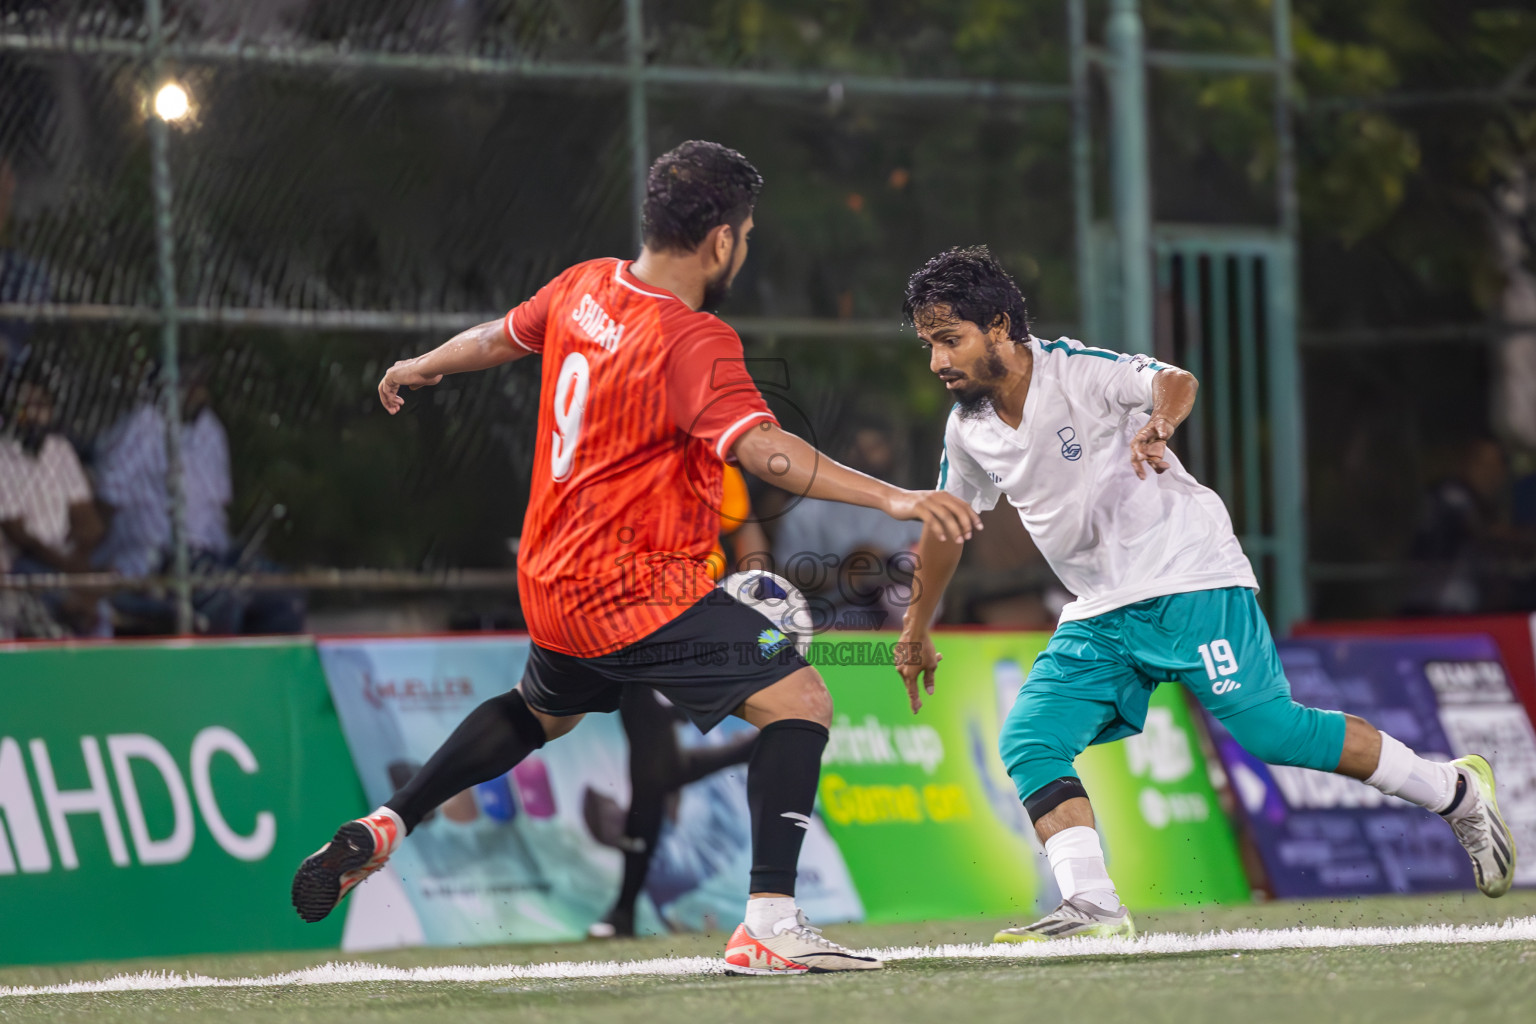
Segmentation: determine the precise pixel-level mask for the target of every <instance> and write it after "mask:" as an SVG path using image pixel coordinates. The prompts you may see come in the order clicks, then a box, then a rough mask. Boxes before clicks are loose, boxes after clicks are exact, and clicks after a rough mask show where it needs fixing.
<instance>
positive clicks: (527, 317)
mask: <svg viewBox="0 0 1536 1024" xmlns="http://www.w3.org/2000/svg"><path fill="white" fill-rule="evenodd" d="M561 276H562V277H563V276H564V275H563V274H562V275H561ZM559 282H560V278H559V277H557V278H555V279H554V280H553V281H550V282H549V283H548V284H546V285H545V286H544V287H542V288H540V289H539V290H538V291H537V292H535V293H534V296H533V298H531V299H529V300H528V301H527V302H524V303H522V304H521V305H519V306H514V307H513V308H512V310H511V311H510V312H508V313H507V315H506V316H504V317H502V320H501V332H502V333H503V334H505V335H506V337H507V340H508V341H510V342H511V343H512V344H513V345H514V346H515V347H517V348H521V349H525V350H527V351H529V352H533V353H535V354H537V353H539V352H543V351H544V328H545V325H546V324H547V322H548V320H549V304H550V300H551V299H552V298H553V296H554V293H555V289H556V286H557V285H558V284H559Z"/></svg>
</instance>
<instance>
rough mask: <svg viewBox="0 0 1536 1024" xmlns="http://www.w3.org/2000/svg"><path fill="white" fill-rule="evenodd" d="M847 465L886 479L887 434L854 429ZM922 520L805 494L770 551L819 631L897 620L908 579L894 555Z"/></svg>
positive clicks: (892, 458)
mask: <svg viewBox="0 0 1536 1024" xmlns="http://www.w3.org/2000/svg"><path fill="white" fill-rule="evenodd" d="M846 461H847V464H848V465H849V466H851V467H853V468H854V469H857V470H859V471H860V472H862V473H868V474H869V475H870V476H873V477H877V478H879V479H881V480H889V479H891V477H892V475H893V473H892V467H893V466H894V465H895V462H896V452H895V448H894V446H893V445H892V443H891V439H890V436H889V435H888V434H887V433H886V431H885V430H884V429H882V428H880V427H877V426H871V425H866V426H863V427H860V428H859V429H858V430H857V431H855V432H854V435H853V443H852V445H850V446H849V449H848V453H847V456H846ZM922 532H923V531H922V524H921V523H909V522H902V521H899V520H895V519H892V518H891V517H890V516H888V515H886V514H885V513H883V512H881V511H879V510H878V509H872V508H864V507H863V506H858V505H844V504H842V503H840V502H835V501H821V500H819V499H816V498H804V499H802V500H800V501H799V502H798V503H796V504H795V505H794V506H793V507H792V508H791V509H790V510H789V511H788V512H787V513H785V514H784V517H783V518H782V519H780V520H779V526H778V530H777V536H776V537H775V539H774V545H773V555H774V562H775V564H776V566H777V568H776V570H775V571H776V572H778V573H779V574H780V575H782V576H784V577H786V578H787V579H788V580H789V581H790V582H791V583H793V584H795V586H797V587H799V588H800V589H801V590H802V591H804V592H805V596H806V597H807V598H808V599H810V601H811V607H812V609H813V611H814V612H815V613H816V618H817V626H818V628H825V627H826V626H829V625H830V626H832V627H834V628H843V629H876V628H880V626H882V625H883V623H884V621H885V620H886V619H888V618H890V616H891V615H893V614H895V615H897V616H898V617H899V615H900V611H901V609H902V608H904V607H905V602H904V601H900V600H898V598H899V597H902V596H906V595H907V591H906V590H905V589H904V585H905V584H906V583H908V582H910V580H911V576H912V574H911V571H910V566H909V567H907V569H906V571H903V570H902V568H901V567H900V566H899V565H897V564H894V563H893V562H892V557H893V556H896V555H899V554H901V553H902V552H906V551H909V550H911V548H912V546H913V545H914V544H916V543H917V540H918V538H919V537H920V536H922Z"/></svg>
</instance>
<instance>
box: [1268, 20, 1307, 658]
mask: <svg viewBox="0 0 1536 1024" xmlns="http://www.w3.org/2000/svg"><path fill="white" fill-rule="evenodd" d="M1274 36H1275V63H1276V65H1277V67H1276V69H1275V140H1276V145H1277V149H1278V152H1277V154H1276V166H1275V187H1276V189H1277V191H1278V193H1279V195H1278V196H1277V198H1278V200H1279V206H1280V230H1281V231H1283V232H1284V233H1285V237H1286V238H1287V239H1289V241H1290V245H1289V246H1288V247H1287V249H1286V251H1285V252H1284V253H1282V254H1281V255H1280V256H1279V257H1278V258H1277V259H1276V261H1275V264H1276V269H1277V270H1278V271H1279V272H1280V273H1279V275H1278V277H1277V280H1276V283H1275V285H1274V288H1273V289H1272V294H1273V295H1274V296H1275V297H1276V299H1277V301H1275V302H1274V304H1273V305H1274V308H1272V310H1271V312H1270V322H1271V324H1272V327H1271V334H1270V346H1271V347H1272V348H1274V347H1276V346H1277V345H1278V346H1281V347H1282V348H1283V349H1284V350H1283V351H1280V352H1278V353H1276V355H1275V356H1273V357H1272V358H1271V364H1272V366H1273V369H1272V372H1273V373H1274V374H1275V375H1276V377H1277V379H1276V381H1275V383H1274V392H1273V393H1274V397H1273V399H1272V402H1273V403H1274V410H1275V411H1274V413H1273V428H1272V429H1273V431H1274V437H1273V439H1272V441H1271V442H1270V451H1271V452H1272V453H1273V454H1272V456H1271V457H1272V458H1273V459H1274V468H1273V474H1274V481H1275V513H1274V521H1275V541H1276V544H1275V577H1276V587H1275V594H1276V601H1275V625H1276V626H1278V627H1279V628H1280V630H1281V631H1283V632H1290V629H1291V626H1292V625H1294V624H1295V623H1297V622H1299V621H1301V620H1303V619H1306V618H1307V617H1308V616H1309V615H1310V614H1311V608H1312V600H1311V597H1312V595H1311V590H1310V589H1309V587H1308V584H1307V571H1306V567H1307V525H1306V515H1307V511H1306V510H1307V497H1306V482H1307V477H1306V473H1305V471H1304V470H1303V468H1302V467H1303V463H1302V460H1303V459H1304V458H1305V457H1306V443H1307V438H1306V420H1305V418H1304V416H1303V412H1302V409H1303V404H1302V398H1301V386H1302V374H1301V365H1300V363H1301V356H1300V353H1299V352H1297V350H1296V349H1297V335H1298V333H1299V332H1298V331H1297V320H1298V319H1299V313H1300V305H1301V304H1300V299H1299V296H1298V294H1297V289H1298V288H1299V286H1300V285H1299V282H1300V278H1301V274H1300V267H1299V266H1298V263H1297V261H1298V259H1299V258H1300V252H1299V250H1300V241H1299V240H1300V237H1301V216H1300V212H1299V207H1298V203H1297V198H1296V143H1295V139H1294V137H1293V135H1292V128H1291V62H1292V58H1293V55H1292V52H1291V3H1290V0H1275V3H1274ZM1282 264H1283V265H1282Z"/></svg>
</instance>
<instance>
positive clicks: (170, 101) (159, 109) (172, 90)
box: [155, 82, 192, 121]
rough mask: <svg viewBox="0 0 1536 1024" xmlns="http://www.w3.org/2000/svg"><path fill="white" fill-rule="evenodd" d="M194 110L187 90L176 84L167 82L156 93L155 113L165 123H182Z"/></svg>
mask: <svg viewBox="0 0 1536 1024" xmlns="http://www.w3.org/2000/svg"><path fill="white" fill-rule="evenodd" d="M191 109H192V101H191V100H190V99H189V98H188V97H187V90H185V89H183V88H182V87H181V86H180V85H178V84H177V83H175V82H167V83H165V84H164V85H162V86H161V87H160V91H159V92H157V93H155V113H156V114H159V115H160V119H161V120H163V121H180V120H181V119H182V118H184V117H186V116H187V113H188V112H189V111H191Z"/></svg>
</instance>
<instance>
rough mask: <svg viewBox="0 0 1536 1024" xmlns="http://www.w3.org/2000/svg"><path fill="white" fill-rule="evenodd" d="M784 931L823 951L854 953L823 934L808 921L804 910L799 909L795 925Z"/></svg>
mask: <svg viewBox="0 0 1536 1024" xmlns="http://www.w3.org/2000/svg"><path fill="white" fill-rule="evenodd" d="M784 930H785V931H788V932H794V933H795V934H796V935H798V936H799V937H800V938H801V939H803V940H804V941H806V942H809V943H811V944H812V945H814V946H820V947H822V948H823V949H829V950H832V951H833V952H836V953H851V952H852V950H850V949H848V947H846V946H839V945H838V944H837V943H835V942H833V941H832V940H831V939H829V938H827V937H826V936H825V935H823V934H821V929H820V928H817V927H816V926H815V925H813V924H811V922H810V921H808V920H806V917H805V911H803V910H798V909H797V910H796V911H795V923H794V924H793V925H791V926H790V927H788V928H786V929H784Z"/></svg>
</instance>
